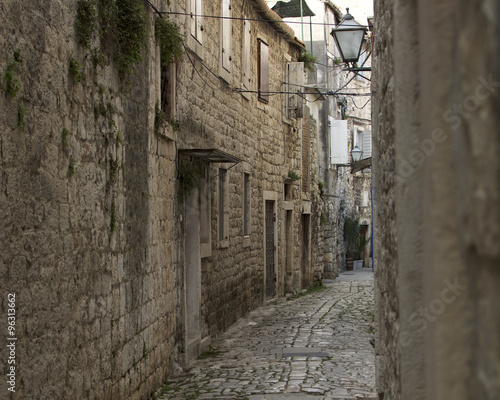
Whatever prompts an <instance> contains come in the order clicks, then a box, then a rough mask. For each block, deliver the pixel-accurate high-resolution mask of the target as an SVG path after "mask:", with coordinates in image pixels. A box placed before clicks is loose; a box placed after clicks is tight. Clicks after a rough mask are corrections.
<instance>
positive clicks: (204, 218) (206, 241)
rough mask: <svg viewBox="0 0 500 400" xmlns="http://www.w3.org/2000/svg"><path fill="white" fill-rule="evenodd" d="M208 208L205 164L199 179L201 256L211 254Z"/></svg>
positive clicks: (207, 174) (208, 185)
mask: <svg viewBox="0 0 500 400" xmlns="http://www.w3.org/2000/svg"><path fill="white" fill-rule="evenodd" d="M210 210H211V207H210V179H209V167H208V166H205V168H204V169H203V176H202V178H201V180H200V245H201V257H202V258H203V257H209V256H211V255H212V244H211V243H212V234H211V232H212V229H211V220H212V218H211V213H210Z"/></svg>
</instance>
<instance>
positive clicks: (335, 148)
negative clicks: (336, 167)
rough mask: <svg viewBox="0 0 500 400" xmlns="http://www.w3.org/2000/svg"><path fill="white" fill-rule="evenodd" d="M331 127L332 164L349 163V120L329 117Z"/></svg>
mask: <svg viewBox="0 0 500 400" xmlns="http://www.w3.org/2000/svg"><path fill="white" fill-rule="evenodd" d="M328 126H329V128H330V146H331V147H330V158H331V163H332V164H347V163H348V162H349V156H348V152H347V121H345V120H336V119H334V118H333V117H330V116H329V117H328Z"/></svg>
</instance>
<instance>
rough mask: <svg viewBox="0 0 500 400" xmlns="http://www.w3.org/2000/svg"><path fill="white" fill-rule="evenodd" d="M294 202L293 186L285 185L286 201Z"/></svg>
mask: <svg viewBox="0 0 500 400" xmlns="http://www.w3.org/2000/svg"><path fill="white" fill-rule="evenodd" d="M290 200H292V185H291V184H290V183H285V201H290Z"/></svg>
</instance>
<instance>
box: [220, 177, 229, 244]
mask: <svg viewBox="0 0 500 400" xmlns="http://www.w3.org/2000/svg"><path fill="white" fill-rule="evenodd" d="M227 178H228V176H227V170H225V169H222V168H220V169H219V212H218V219H219V236H218V237H219V240H225V239H227V238H228V228H229V221H228V214H229V204H228V190H227V186H228V182H227Z"/></svg>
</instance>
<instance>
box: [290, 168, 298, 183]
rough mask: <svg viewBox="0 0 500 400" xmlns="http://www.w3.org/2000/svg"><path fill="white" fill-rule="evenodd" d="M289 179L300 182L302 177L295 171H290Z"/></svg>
mask: <svg viewBox="0 0 500 400" xmlns="http://www.w3.org/2000/svg"><path fill="white" fill-rule="evenodd" d="M288 177H289V178H290V179H291V180H292V181H298V180H299V179H300V175H299V174H297V173H296V172H295V171H293V170H290V171H288Z"/></svg>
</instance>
